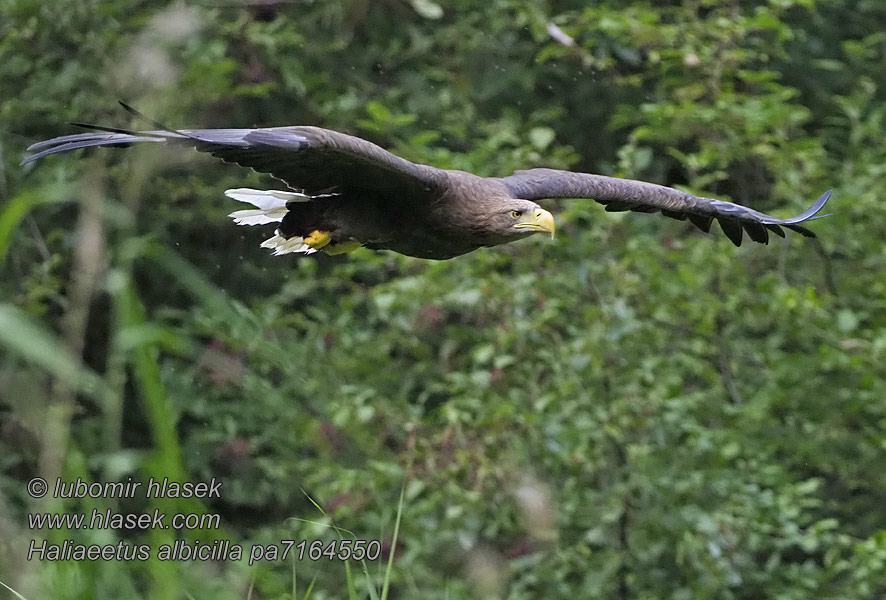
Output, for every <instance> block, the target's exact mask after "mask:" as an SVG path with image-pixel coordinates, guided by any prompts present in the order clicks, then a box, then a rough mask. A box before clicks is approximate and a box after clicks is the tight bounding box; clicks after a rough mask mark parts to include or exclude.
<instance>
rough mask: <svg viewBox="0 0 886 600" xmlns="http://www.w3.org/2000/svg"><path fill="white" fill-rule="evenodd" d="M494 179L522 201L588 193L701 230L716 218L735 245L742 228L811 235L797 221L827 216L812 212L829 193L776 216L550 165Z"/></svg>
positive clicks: (610, 205) (752, 232) (751, 232)
mask: <svg viewBox="0 0 886 600" xmlns="http://www.w3.org/2000/svg"><path fill="white" fill-rule="evenodd" d="M499 181H501V183H503V184H504V185H505V187H506V188H507V190H508V191H509V192H510V193H511V194H512V195H513V196H514V197H515V198H524V199H526V200H541V199H544V198H592V199H594V200H596V201H597V202H600V203H601V204H604V205H605V206H606V210H607V211H609V212H615V211H623V210H632V211H635V212H659V211H660V212H661V213H662V214H663V215H665V216H667V217H671V218H674V219H681V220H682V219H686V218H688V219H689V221H690V222H691V223H692V224H693V225H695V226H696V227H698V228H699V229H701V230H702V231H705V232H707V231H709V230H710V227H711V222H712V221H713V220H714V219H716V220H717V221H718V222H719V223H720V228H721V229H722V230H723V233H725V234H726V236H727V237H728V238H729V239H730V240H731V241H732V243H733V244H735V245H736V246H738V245H740V244H741V241H742V232H746V233H747V234H748V237H750V238H751V239H752V240H753V241H755V242H759V243H761V244H766V243H768V242H769V233H768V232H770V231H771V232H773V233H774V234H776V235H778V236H780V237H784V231H783V230H782V227H785V228H787V229H791V230H793V231H796V232H798V233H800V234H802V235H804V236H807V237H815V234H814V233H813V232H812V231H810V230H809V229H807V228H806V227H803V226H801V225H800V223H805V222H807V221H813V220H815V219H821V218H822V217H825V216H827V215H819V214H818V213H819V212H820V211H821V209H822V208H824V206H825V204H827V201H828V200H829V199H830V197H831V192H830V190H829V191H827V192H825V193H824V194H822V195H821V196H820V197H819V198H818V200H816V201H815V203H814V204H813V205H812V206H810V207H809V208H808V209H806V210H805V211H803V212H802V213H800V214H799V215H797V216H796V217H791V218H790V219H779V218H776V217H773V216H770V215H767V214H765V213H761V212H759V211H756V210H754V209H752V208H748V207H746V206H742V205H740V204H734V203H732V202H726V201H723V200H714V199H712V198H703V197H700V196H693V195H692V194H688V193H686V192H681V191H680V190H676V189H674V188H669V187H665V186H661V185H656V184H654V183H647V182H645V181H636V180H633V179H619V178H616V177H606V176H604V175H591V174H587V173H572V172H570V171H559V170H556V169H529V170H527V171H517V172H516V173H514V174H513V175H511V176H510V177H504V178H502V179H500V180H499Z"/></svg>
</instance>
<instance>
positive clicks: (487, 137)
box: [0, 0, 886, 600]
mask: <svg viewBox="0 0 886 600" xmlns="http://www.w3.org/2000/svg"><path fill="white" fill-rule="evenodd" d="M586 4H587V3H578V2H547V1H546V2H520V1H517V0H496V1H493V2H488V3H484V4H483V5H479V4H477V3H474V2H467V1H465V0H458V1H455V2H450V3H442V2H434V1H430V0H414V1H408V2H407V1H394V0H385V1H383V2H372V3H370V2H363V1H360V0H346V1H343V2H337V1H336V2H333V1H320V0H317V1H314V2H295V3H289V2H279V3H274V2H267V3H265V2H259V3H233V2H217V3H216V2H200V3H197V2H194V3H171V2H170V3H166V2H136V1H129V0H113V1H112V0H85V1H79V2H73V1H62V2H36V1H34V0H0V97H2V98H3V101H2V103H0V198H2V206H0V260H2V262H0V299H2V304H0V347H2V349H3V350H2V352H3V354H2V355H0V390H2V391H0V505H2V507H3V510H2V511H0V540H2V542H0V581H2V582H4V583H5V584H8V585H9V587H11V588H13V589H15V590H17V591H18V592H19V593H21V594H22V595H23V596H24V597H26V598H42V597H53V598H105V597H108V598H114V597H150V598H204V597H206V598H209V597H221V598H229V597H230V598H246V597H254V598H257V597H262V598H295V597H299V598H301V597H306V596H307V597H310V598H318V599H325V598H342V597H360V598H370V597H384V596H385V595H387V597H389V598H471V597H503V598H509V599H514V600H518V599H524V598H576V597H581V598H613V597H614V598H625V599H626V598H649V599H652V598H672V599H675V600H678V599H688V598H736V599H738V598H747V599H757V598H783V599H792V598H797V599H801V598H802V599H806V598H841V599H842V598H845V599H853V600H867V599H874V598H881V597H883V596H884V594H886V586H884V583H883V582H884V579H886V578H884V576H883V573H884V570H886V517H884V512H883V510H882V507H883V506H884V505H886V492H884V490H886V459H884V456H886V433H884V432H886V368H884V364H886V277H884V273H886V252H884V245H883V243H882V240H883V239H884V238H886V211H884V210H883V207H882V198H881V197H880V196H881V194H880V193H879V192H880V188H881V187H882V182H883V181H884V177H886V166H884V165H886V144H884V142H883V139H884V133H886V131H884V127H886V97H884V90H886V69H884V66H886V38H884V34H883V32H882V26H881V24H882V23H883V22H884V19H886V14H884V8H883V7H881V6H880V4H878V3H875V2H868V1H863V0H803V1H800V0H771V1H769V2H765V3H761V2H744V1H733V2H725V1H723V0H700V1H695V2H658V3H654V4H653V3H647V2H641V1H630V2H610V1H601V2H596V3H592V4H591V5H590V6H587V5H586ZM118 98H119V99H124V100H126V101H128V102H130V103H132V104H134V105H135V106H136V107H138V108H139V109H140V110H141V111H143V112H145V113H147V114H149V115H151V116H152V117H155V118H157V119H159V120H161V121H163V122H165V123H167V124H169V125H170V126H174V127H189V126H192V127H230V126H252V125H283V124H311V125H319V126H324V127H329V128H334V129H339V130H342V131H346V132H349V133H353V134H357V135H362V136H365V137H367V138H369V139H372V140H374V141H376V142H378V143H380V144H382V145H383V146H385V147H387V148H389V149H391V150H393V151H396V152H398V153H400V154H402V155H404V156H406V157H408V158H410V159H412V160H418V161H423V162H428V163H432V164H434V165H436V166H440V167H446V168H459V169H465V170H470V171H473V172H476V173H479V174H483V175H505V174H508V173H509V172H510V171H511V170H513V169H515V168H525V167H528V166H551V167H558V168H575V169H580V170H587V171H591V172H599V173H606V174H615V175H620V176H629V177H636V178H643V179H647V180H651V181H657V182H660V183H665V184H668V185H676V186H678V187H684V188H686V189H690V190H694V191H698V192H702V191H703V192H705V194H706V195H718V197H723V198H728V199H732V200H734V201H737V202H741V203H744V204H747V205H750V206H753V207H755V208H758V209H761V210H764V211H767V212H772V213H775V214H794V213H796V212H798V209H800V208H802V207H805V206H806V205H808V203H809V201H811V200H812V199H813V198H815V197H817V195H818V194H820V193H821V192H822V191H824V190H825V189H827V188H831V187H833V188H834V190H835V192H834V199H833V200H832V204H831V206H832V211H833V213H834V214H833V216H831V217H829V218H828V219H826V220H823V221H820V222H817V223H816V224H815V226H814V228H815V230H816V232H817V233H818V234H819V238H818V239H817V240H807V239H804V238H801V237H800V236H796V235H789V236H788V238H787V239H786V240H780V239H775V240H773V241H772V242H771V244H770V246H768V247H764V246H757V245H753V246H752V245H746V246H745V247H742V248H739V249H736V248H734V247H732V246H731V244H730V243H729V242H728V240H726V239H724V238H723V237H722V236H719V235H718V236H705V235H703V234H699V233H697V232H695V231H693V230H691V228H690V227H689V226H687V225H686V224H684V223H677V222H673V221H670V220H668V219H662V218H660V217H659V216H647V215H637V214H615V215H611V214H606V213H604V211H603V210H602V209H601V208H600V207H599V206H597V205H594V204H593V203H590V202H580V201H566V202H563V203H562V204H561V205H560V206H558V207H556V209H557V210H556V211H555V212H557V213H558V225H559V233H558V238H557V239H556V240H555V241H553V242H551V241H549V240H543V239H535V238H531V239H528V240H525V241H523V242H520V243H517V244H512V245H509V246H506V247H503V248H497V249H494V250H488V251H478V252H475V253H473V254H470V255H467V256H465V257H462V258H460V259H457V260H454V261H448V262H439V263H436V262H427V261H420V260H414V259H408V258H404V257H400V256H395V255H391V254H387V253H372V252H369V251H366V250H358V251H356V252H354V253H353V254H350V255H346V256H341V257H325V256H311V257H295V258H293V257H285V258H283V259H280V258H273V257H270V256H269V255H268V254H267V253H266V252H265V251H264V250H262V249H260V248H259V247H258V245H259V243H260V241H261V240H262V239H264V238H263V234H264V233H265V232H262V231H258V228H253V229H246V228H237V227H233V226H232V225H231V224H230V220H229V219H228V218H227V217H226V216H225V215H226V214H227V213H228V212H230V210H233V209H232V208H230V206H229V204H228V202H227V201H226V200H225V199H224V197H223V196H222V192H223V190H224V189H226V188H231V187H243V186H253V187H261V186H267V187H274V186H278V185H280V184H279V182H275V181H273V180H270V179H266V178H263V177H261V176H259V175H257V174H255V173H251V172H247V171H244V170H238V169H236V168H233V167H231V166H226V165H220V164H217V163H216V162H213V161H211V160H209V159H207V158H206V157H201V156H198V155H196V153H190V152H189V153H184V152H181V153H180V152H172V151H162V152H161V151H158V149H157V148H153V147H151V148H132V149H129V150H126V151H97V152H94V153H92V154H91V155H90V158H89V159H88V160H84V159H82V158H80V157H77V156H75V155H70V156H60V157H52V158H51V159H48V160H45V161H42V162H41V163H39V164H37V165H28V166H27V167H19V166H18V163H19V161H20V160H21V158H22V157H23V156H24V149H25V148H26V147H27V146H28V145H29V144H31V143H33V142H36V141H39V140H41V139H45V138H48V137H54V136H56V135H62V134H64V133H67V132H68V131H69V129H68V128H67V126H65V125H64V123H65V122H66V121H86V122H100V123H103V124H109V125H120V126H141V125H142V124H139V123H133V122H132V121H131V120H130V117H129V116H128V115H126V114H125V113H122V111H120V110H119V109H118V108H117V107H116V100H117V99H118ZM38 474H39V475H41V476H44V477H46V478H47V479H50V480H51V479H52V478H53V477H55V476H61V477H62V478H63V479H65V480H70V479H74V478H77V477H82V478H84V479H86V480H89V481H92V480H95V481H115V480H121V479H125V478H126V477H130V476H131V477H133V478H136V479H138V480H147V478H148V477H151V476H153V477H159V478H163V477H170V478H177V479H190V480H196V481H200V480H208V479H209V478H211V477H218V478H221V479H223V480H224V490H223V498H222V501H221V502H217V501H207V502H206V503H200V502H197V501H193V502H182V501H173V500H165V501H156V502H154V503H149V502H145V503H144V505H137V506H128V505H127V506H123V508H127V509H130V510H135V511H139V512H140V511H143V510H153V509H154V508H159V509H161V510H164V511H167V512H176V511H184V512H201V511H206V512H210V513H219V514H221V515H222V517H223V525H222V528H221V529H214V530H203V531H199V530H198V531H188V532H180V533H178V534H176V533H175V532H170V531H152V532H150V534H145V533H132V532H128V533H125V534H121V535H118V534H117V533H116V532H110V531H87V530H84V531H75V532H65V531H60V532H54V533H50V532H32V531H29V530H28V529H27V525H26V519H25V513H27V512H28V511H34V510H56V511H64V512H78V511H84V510H91V509H92V508H93V507H94V506H96V504H95V502H92V501H90V502H85V501H75V500H64V501H61V500H59V501H55V502H37V501H34V500H32V499H30V498H29V497H28V496H27V493H26V491H25V484H26V483H27V481H28V480H29V479H31V478H32V477H34V476H36V475H38ZM401 494H402V495H401ZM96 502H98V506H101V507H102V509H104V508H115V509H119V508H121V507H120V506H119V505H118V504H117V503H115V502H112V501H105V500H102V501H96ZM314 502H316V504H314ZM102 503H104V504H102ZM318 507H319V508H320V509H322V510H318ZM337 528H341V529H337ZM345 530H346V531H345ZM347 531H349V532H353V533H354V537H356V538H360V539H378V540H382V541H383V542H384V543H385V544H386V548H385V553H384V555H383V557H382V559H381V560H379V561H378V563H377V564H368V565H367V568H366V569H365V571H364V569H363V567H362V566H359V565H358V563H353V564H350V565H347V568H346V566H345V565H341V564H339V563H337V562H331V563H330V562H317V563H311V562H303V563H298V564H288V563H283V562H278V563H266V564H259V565H254V566H251V567H249V566H247V565H246V564H245V562H240V563H237V562H233V563H227V562H220V563H217V564H212V563H201V562H194V561H190V562H166V563H163V562H160V561H155V560H152V561H148V562H144V563H142V562H137V561H135V562H114V561H112V562H104V561H96V562H84V563H76V562H71V563H49V562H39V561H36V560H34V561H31V562H28V561H26V560H25V556H26V551H27V547H28V540H30V539H31V538H32V537H39V536H38V535H37V534H40V535H45V537H46V538H47V539H50V540H55V541H56V542H58V541H60V540H63V539H75V540H76V541H78V542H80V543H101V544H104V543H116V542H117V541H118V540H119V539H123V540H126V541H128V542H133V543H150V544H152V545H153V546H155V547H156V546H157V545H159V544H161V543H168V542H169V541H171V540H172V539H174V537H175V536H176V535H179V537H181V538H182V539H184V540H186V541H193V540H195V539H200V540H211V539H223V540H233V541H235V542H237V543H241V544H243V545H244V546H246V545H250V544H253V543H263V544H268V543H272V542H274V541H275V540H280V539H295V540H301V539H305V540H313V539H322V540H325V541H331V540H334V539H338V536H339V534H343V535H346V534H347ZM343 532H344V533H343ZM392 538H397V543H396V553H394V554H392V553H391V546H392V545H393V544H392V541H393V540H392ZM389 559H390V560H389ZM387 565H390V572H388V571H387V570H386V567H387ZM296 575H297V576H296ZM4 593H5V592H4Z"/></svg>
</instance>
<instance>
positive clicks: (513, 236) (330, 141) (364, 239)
mask: <svg viewBox="0 0 886 600" xmlns="http://www.w3.org/2000/svg"><path fill="white" fill-rule="evenodd" d="M124 107H125V108H127V110H130V112H133V113H135V111H134V110H133V109H130V108H129V107H126V106H125V105H124ZM135 114H138V113H135ZM139 116H141V115H139ZM142 118H146V117H142ZM152 123H153V125H154V126H156V127H159V129H158V130H154V131H130V130H126V129H118V128H113V127H103V126H100V125H87V124H82V123H77V124H76V125H79V126H82V127H87V128H89V129H92V130H97V132H91V133H81V134H76V135H66V136H62V137H57V138H54V139H51V140H46V141H43V142H39V143H37V144H34V145H32V146H31V147H30V148H28V150H29V151H32V152H35V154H32V155H31V156H28V157H27V158H26V159H25V160H24V161H23V162H22V164H25V163H29V162H32V161H35V160H38V159H40V158H43V157H44V156H49V155H50V154H57V153H60V152H67V151H69V150H77V149H79V148H89V147H92V146H128V145H129V144H132V143H135V142H159V143H170V144H176V145H182V146H191V147H193V148H195V149H197V150H198V151H200V152H208V153H209V154H212V155H213V156H216V157H218V158H220V159H222V160H223V161H225V162H232V163H237V164H238V165H241V166H244V167H250V168H252V169H254V170H256V171H258V172H261V173H269V174H271V175H272V176H273V177H275V178H277V179H279V180H281V181H283V182H284V183H285V184H286V186H287V187H288V188H289V190H287V191H278V190H271V191H262V190H252V189H246V188H239V189H233V190H227V191H226V192H225V195H226V196H228V197H230V198H233V199H234V200H239V201H241V202H247V203H249V204H252V205H253V206H254V207H255V208H254V209H251V210H241V211H236V212H234V213H232V214H231V215H230V216H231V217H232V218H233V219H234V221H235V222H236V223H237V224H239V225H263V224H267V223H278V225H277V230H276V231H275V233H274V236H273V237H271V238H270V239H268V240H266V241H265V242H264V243H262V246H263V247H266V248H270V249H272V250H273V251H274V254H286V253H290V252H303V253H307V254H310V253H313V252H316V251H317V250H321V249H322V250H323V251H324V252H326V253H328V254H341V253H343V252H349V251H351V250H353V249H355V248H358V247H360V246H365V247H367V248H371V249H376V250H393V251H394V252H399V253H401V254H406V255H408V256H416V257H419V258H429V259H438V260H441V259H447V258H452V257H455V256H459V255H462V254H466V253H468V252H471V251H473V250H476V249H477V248H481V247H484V246H486V247H488V246H497V245H499V244H505V243H507V242H512V241H514V240H518V239H521V238H524V237H527V236H529V235H532V234H533V233H538V232H543V233H548V234H550V235H551V236H553V234H554V229H555V225H554V217H553V215H551V213H550V212H548V211H547V210H545V209H543V208H542V207H541V206H539V205H538V204H536V203H535V201H536V200H541V199H544V198H591V199H594V200H596V201H597V202H599V203H601V204H603V205H605V207H606V210H607V211H610V212H614V211H626V210H632V211H637V212H649V213H652V212H659V211H660V212H661V213H662V214H663V215H665V216H667V217H671V218H674V219H679V220H684V219H687V218H688V219H689V221H690V222H691V223H692V224H693V225H695V226H696V227H698V228H699V229H702V230H703V231H706V232H707V231H708V230H709V229H710V226H711V223H712V221H713V220H714V219H716V220H717V221H718V222H719V223H720V227H721V228H722V229H723V232H724V233H725V234H726V235H727V236H728V237H729V239H730V240H732V242H733V243H734V244H735V245H736V246H738V245H740V244H741V240H742V231H745V232H747V234H748V236H749V237H750V238H751V239H752V240H753V241H755V242H760V243H763V244H766V243H768V241H769V234H768V232H770V231H771V232H772V233H775V234H776V235H779V236H781V237H784V235H785V234H784V231H783V230H782V227H785V228H787V229H792V230H794V231H797V232H799V233H801V234H803V235H805V236H807V237H814V235H815V234H813V233H812V232H811V231H810V230H808V229H806V228H805V227H803V226H801V225H800V223H804V222H806V221H811V220H814V219H819V218H821V217H822V216H826V215H821V216H817V214H818V212H819V211H820V210H821V209H822V207H824V205H825V203H827V201H828V198H829V197H830V194H831V193H830V191H828V192H825V193H824V194H823V195H822V196H821V197H820V198H819V199H818V200H817V201H816V202H815V204H813V205H812V206H811V207H810V208H809V209H808V210H806V211H805V212H803V213H802V214H800V215H798V216H796V217H793V218H790V219H778V218H776V217H771V216H769V215H766V214H763V213H761V212H758V211H756V210H753V209H751V208H746V207H744V206H741V205H738V204H733V203H732V202H725V201H722V200H712V199H710V198H702V197H698V196H693V195H692V194H688V193H686V192H681V191H679V190H676V189H673V188H669V187H664V186H661V185H656V184H652V183H646V182H643V181H634V180H631V179H619V178H614V177H606V176H603V175H590V174H586V173H573V172H569V171H559V170H556V169H529V170H526V171H517V172H515V173H514V174H513V175H511V176H509V177H501V178H498V177H478V176H477V175H473V174H471V173H466V172H464V171H455V170H443V169H437V168H435V167H431V166H428V165H422V164H416V163H413V162H410V161H408V160H405V159H403V158H400V157H399V156H395V155H394V154H391V153H390V152H387V151H386V150H384V149H382V148H380V147H379V146H376V145H375V144H373V143H371V142H368V141H366V140H363V139H360V138H358V137H353V136H350V135H346V134H344V133H339V132H337V131H330V130H328V129H321V128H319V127H300V126H296V127H272V128H263V129H182V130H172V129H167V128H165V127H164V126H162V125H160V124H159V123H156V122H153V121H152Z"/></svg>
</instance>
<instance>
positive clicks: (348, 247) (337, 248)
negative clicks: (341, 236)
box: [323, 240, 363, 256]
mask: <svg viewBox="0 0 886 600" xmlns="http://www.w3.org/2000/svg"><path fill="white" fill-rule="evenodd" d="M362 245H363V244H361V243H360V242H358V241H357V240H348V241H346V242H338V243H332V244H329V245H328V246H326V248H324V249H323V252H325V253H326V254H328V255H329V256H335V255H336V254H346V253H348V252H353V251H354V250H356V249H357V248H359V247H360V246H362Z"/></svg>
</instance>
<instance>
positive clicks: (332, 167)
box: [22, 124, 445, 193]
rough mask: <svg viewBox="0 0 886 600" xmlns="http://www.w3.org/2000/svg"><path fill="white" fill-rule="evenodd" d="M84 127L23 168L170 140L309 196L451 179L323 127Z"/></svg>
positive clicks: (39, 148)
mask: <svg viewBox="0 0 886 600" xmlns="http://www.w3.org/2000/svg"><path fill="white" fill-rule="evenodd" d="M79 125H81V126H85V127H90V128H92V129H96V130H98V131H95V132H90V133H81V134H75V135H65V136H61V137H57V138H54V139H51V140H46V141H43V142H38V143H36V144H34V145H32V146H31V147H30V148H28V150H29V151H31V152H34V154H32V155H30V156H28V157H27V158H25V160H24V161H22V164H27V163H30V162H33V161H35V160H39V159H41V158H44V157H46V156H50V155H52V154H59V153H61V152H68V151H71V150H78V149H80V148H91V147H97V146H118V147H119V146H128V145H130V144H134V143H140V142H166V143H169V144H175V145H182V146H190V147H193V148H196V149H197V150H198V151H200V152H207V153H209V154H211V155H213V156H215V157H217V158H220V159H221V160H223V161H226V162H231V163H236V164H238V165H241V166H244V167H249V168H252V169H254V170H256V171H259V172H262V173H269V174H271V175H273V176H274V177H276V178H278V179H281V180H283V181H284V182H285V183H286V184H287V185H289V186H290V187H291V188H293V189H297V190H304V191H306V192H308V193H313V192H315V191H319V190H329V189H332V188H356V189H369V190H373V191H381V192H389V193H393V192H398V193H402V192H405V191H430V190H433V189H436V188H437V187H439V186H440V185H442V184H443V182H444V180H445V174H444V173H443V172H442V171H441V170H439V169H435V168H434V167H429V166H427V165H419V164H416V163H413V162H410V161H408V160H406V159H403V158H400V157H399V156H396V155H394V154H391V153H390V152H388V151H386V150H384V149H382V148H381V147H379V146H376V145H375V144H373V143H372V142H369V141H366V140H363V139H360V138H357V137H354V136H350V135H346V134H344V133H338V132H336V131H330V130H328V129H321V128H319V127H274V128H267V129H186V130H179V131H173V130H156V131H129V130H125V129H117V128H114V127H104V126H99V125H83V124H79Z"/></svg>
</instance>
